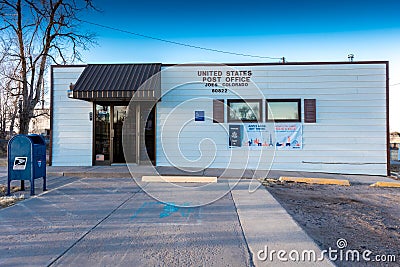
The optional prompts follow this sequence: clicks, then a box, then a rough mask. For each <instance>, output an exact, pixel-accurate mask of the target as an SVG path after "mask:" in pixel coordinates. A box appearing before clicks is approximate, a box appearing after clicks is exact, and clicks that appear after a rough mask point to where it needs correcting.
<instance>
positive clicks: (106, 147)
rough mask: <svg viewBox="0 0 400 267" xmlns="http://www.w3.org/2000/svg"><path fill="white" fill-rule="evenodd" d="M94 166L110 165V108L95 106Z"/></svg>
mask: <svg viewBox="0 0 400 267" xmlns="http://www.w3.org/2000/svg"><path fill="white" fill-rule="evenodd" d="M95 112H96V114H95V136H94V138H95V140H94V141H95V145H94V152H95V157H96V159H95V160H96V161H95V164H96V165H109V164H110V106H103V105H96V110H95Z"/></svg>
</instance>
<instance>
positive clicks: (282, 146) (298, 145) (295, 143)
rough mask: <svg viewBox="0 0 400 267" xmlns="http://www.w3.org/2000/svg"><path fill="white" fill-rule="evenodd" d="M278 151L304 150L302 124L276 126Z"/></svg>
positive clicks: (278, 124) (279, 124) (280, 124)
mask: <svg viewBox="0 0 400 267" xmlns="http://www.w3.org/2000/svg"><path fill="white" fill-rule="evenodd" d="M275 138H276V142H275V145H276V149H277V150H292V149H302V148H303V129H302V124H301V123H277V124H275Z"/></svg>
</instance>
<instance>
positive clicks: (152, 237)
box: [0, 176, 330, 266]
mask: <svg viewBox="0 0 400 267" xmlns="http://www.w3.org/2000/svg"><path fill="white" fill-rule="evenodd" d="M48 181H49V188H50V190H49V191H47V192H44V193H41V192H40V190H39V189H38V191H37V194H38V195H36V196H34V197H30V198H29V199H27V200H24V201H21V202H18V203H17V204H15V205H13V206H11V207H8V208H4V209H1V210H0V239H1V240H2V242H0V254H1V255H2V256H1V258H0V266H188V265H189V266H253V265H256V266H265V265H266V264H267V263H266V262H259V261H258V260H257V258H256V254H257V251H258V250H259V249H263V248H264V246H265V245H267V244H269V245H271V246H275V248H282V249H286V248H287V249H289V248H299V249H305V248H307V249H310V248H311V249H315V250H318V247H317V246H316V245H315V243H314V242H313V241H312V240H311V239H310V238H309V237H308V236H307V235H306V234H305V233H304V231H302V230H301V228H300V227H299V226H298V225H297V224H296V223H295V222H294V221H293V220H292V219H291V217H290V216H289V215H288V214H287V213H286V211H285V210H284V209H283V208H282V207H281V206H280V205H279V203H277V202H276V201H275V199H274V198H272V197H271V196H270V195H269V194H268V193H267V191H266V190H265V189H263V188H262V187H260V189H259V190H257V191H256V192H255V193H249V190H248V188H249V181H243V182H240V183H239V185H238V186H236V187H235V189H234V190H232V192H230V191H229V190H227V191H226V192H227V193H226V194H225V195H223V196H222V197H220V198H218V199H217V200H216V201H214V202H212V203H209V204H206V205H200V206H196V205H192V204H196V203H199V201H200V200H201V198H202V196H204V195H194V194H193V193H192V192H191V191H190V190H188V193H187V194H186V195H184V196H183V197H181V198H180V199H179V201H180V203H178V204H179V205H181V204H185V205H186V206H185V207H182V206H179V205H176V203H173V202H160V201H158V200H156V199H154V198H152V196H151V195H149V194H148V193H146V192H144V191H143V190H142V189H141V188H140V187H139V186H137V185H136V184H135V183H134V182H133V180H132V178H74V177H66V176H62V177H49V179H48ZM229 183H230V181H229V180H223V181H222V180H221V181H219V182H218V185H217V187H215V189H218V190H221V189H229ZM39 186H40V182H39V183H38V187H39ZM142 186H143V185H142ZM147 186H148V187H153V188H156V189H157V190H159V191H160V192H163V193H164V194H165V196H171V192H170V191H168V190H167V187H165V186H166V185H165V184H160V183H157V184H151V185H147ZM191 186H193V185H191ZM164 189H165V190H164ZM273 264H277V265H281V264H282V262H273ZM286 264H287V266H289V265H290V262H289V263H286ZM321 264H322V266H323V265H330V263H329V262H323V263H321V262H319V263H318V266H321ZM268 265H269V266H270V265H271V263H270V262H268ZM309 265H314V263H310V264H309Z"/></svg>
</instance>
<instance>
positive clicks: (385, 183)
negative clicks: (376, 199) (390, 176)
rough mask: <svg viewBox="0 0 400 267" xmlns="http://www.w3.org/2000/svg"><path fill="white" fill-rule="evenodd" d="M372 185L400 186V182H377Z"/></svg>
mask: <svg viewBox="0 0 400 267" xmlns="http://www.w3.org/2000/svg"><path fill="white" fill-rule="evenodd" d="M370 186H373V187H399V188H400V182H376V183H374V184H371V185H370Z"/></svg>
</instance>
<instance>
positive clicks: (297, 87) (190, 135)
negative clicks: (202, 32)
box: [156, 64, 387, 175]
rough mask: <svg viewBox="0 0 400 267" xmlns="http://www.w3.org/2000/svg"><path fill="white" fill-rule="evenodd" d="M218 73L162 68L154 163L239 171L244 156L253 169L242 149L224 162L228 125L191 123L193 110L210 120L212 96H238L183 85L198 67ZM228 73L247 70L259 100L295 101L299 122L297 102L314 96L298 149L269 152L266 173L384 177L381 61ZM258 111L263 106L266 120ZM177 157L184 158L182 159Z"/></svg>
mask: <svg viewBox="0 0 400 267" xmlns="http://www.w3.org/2000/svg"><path fill="white" fill-rule="evenodd" d="M218 69H221V68H219V67H204V66H202V67H201V66H185V67H178V68H177V67H174V68H169V69H168V68H164V69H163V73H162V75H161V80H162V83H161V88H162V94H163V97H162V101H161V102H159V103H158V105H157V128H156V129H157V132H156V138H157V159H156V160H157V165H159V166H169V165H171V164H175V165H178V166H181V167H195V166H197V165H198V166H204V164H205V162H208V164H209V165H208V167H211V168H226V167H227V166H230V167H232V166H237V167H243V166H242V165H241V164H243V162H245V161H247V159H246V158H245V157H247V155H249V157H250V160H249V163H248V164H247V165H246V166H245V167H247V168H256V167H257V165H256V163H257V162H258V157H259V155H260V154H259V153H260V152H259V151H249V152H247V151H248V148H245V147H243V148H241V149H243V151H242V153H238V154H237V155H236V154H235V155H233V158H232V159H231V160H232V162H233V163H234V164H233V165H228V161H229V160H230V158H231V154H230V153H231V152H232V149H229V148H228V136H227V132H226V129H227V128H228V125H229V124H228V123H225V124H222V125H220V124H216V123H212V120H211V119H206V121H205V122H193V121H191V120H193V118H194V111H195V110H204V111H205V115H206V117H211V118H212V116H213V115H212V112H213V107H212V99H211V98H214V99H234V98H238V97H237V96H235V95H234V94H232V93H230V92H229V93H227V94H212V93H211V88H210V87H205V86H204V85H202V84H199V83H193V84H186V85H183V86H182V84H185V83H192V82H193V81H200V80H201V77H198V76H197V71H198V70H218ZM235 69H238V70H252V73H253V74H252V76H251V78H252V80H253V82H255V84H256V85H257V86H258V87H259V88H260V90H261V94H260V95H261V97H262V98H263V100H265V99H267V98H271V99H272V98H275V99H279V98H283V99H285V98H301V99H302V121H304V114H303V113H304V102H303V99H305V98H315V99H316V102H317V122H316V123H303V149H302V150H296V151H275V158H274V161H273V164H272V169H276V170H290V171H314V172H332V173H354V174H371V175H372V174H373V175H386V167H387V166H386V157H387V154H386V65H385V64H331V65H265V66H240V67H235ZM222 70H224V69H222ZM176 86H178V87H176ZM174 87H176V88H175V89H173V90H171V91H169V89H171V88H174ZM235 90H236V92H237V93H238V94H240V95H241V96H242V97H243V98H249V99H251V98H260V95H258V96H257V95H254V90H249V88H248V87H235ZM167 91H169V92H168V93H166V92H167ZM194 98H198V99H197V100H193V99H194ZM182 103H187V104H182ZM178 106H179V107H180V108H179V109H176V107H178ZM264 110H265V103H263V116H264V117H265V111H264ZM170 113H173V115H172V116H173V120H170V119H171V117H170V118H168V116H169V114H170ZM225 118H226V115H225ZM168 119H169V121H168V122H167V123H166V120H168ZM173 121H174V122H173ZM182 122H185V126H184V128H183V129H182V131H181V132H180V133H179V138H177V137H176V135H174V133H176V132H177V131H178V128H182V127H181V126H182ZM225 122H226V119H225ZM205 138H210V139H212V140H213V142H214V144H215V146H214V145H213V144H212V143H211V142H209V141H207V140H205V141H203V142H201V140H203V139H205ZM214 147H216V148H217V149H216V150H215V149H214ZM245 150H247V151H245ZM165 151H167V152H166V153H167V154H168V155H166V153H165ZM168 151H172V152H170V153H169V152H168ZM235 153H236V152H235ZM247 153H249V154H247ZM263 153H267V154H266V155H267V156H266V157H265V158H268V155H269V154H271V153H273V152H265V151H264V152H263ZM214 155H215V156H214ZM184 157H186V159H187V160H183V158H184ZM200 158H203V159H202V160H200ZM232 162H231V164H232ZM304 162H312V163H304ZM332 163H336V164H332ZM337 163H346V164H337ZM371 163H373V164H371ZM269 167H270V164H269V163H268V160H263V159H261V164H260V166H259V168H261V169H268V168H269Z"/></svg>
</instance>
